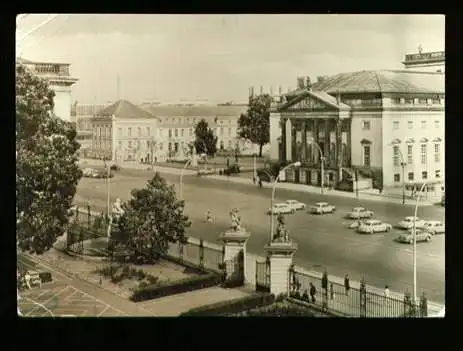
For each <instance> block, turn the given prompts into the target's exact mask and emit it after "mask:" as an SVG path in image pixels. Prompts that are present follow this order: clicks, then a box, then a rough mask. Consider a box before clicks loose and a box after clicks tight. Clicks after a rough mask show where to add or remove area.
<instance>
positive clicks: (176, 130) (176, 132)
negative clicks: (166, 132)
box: [175, 128, 178, 138]
mask: <svg viewBox="0 0 463 351" xmlns="http://www.w3.org/2000/svg"><path fill="white" fill-rule="evenodd" d="M175 137H176V138H177V137H178V129H177V128H175Z"/></svg>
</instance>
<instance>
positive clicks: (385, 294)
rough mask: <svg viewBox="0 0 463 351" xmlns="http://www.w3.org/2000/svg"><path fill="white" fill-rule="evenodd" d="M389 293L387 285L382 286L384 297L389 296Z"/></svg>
mask: <svg viewBox="0 0 463 351" xmlns="http://www.w3.org/2000/svg"><path fill="white" fill-rule="evenodd" d="M389 293H390V291H389V287H388V286H387V285H386V286H385V287H384V297H386V298H389Z"/></svg>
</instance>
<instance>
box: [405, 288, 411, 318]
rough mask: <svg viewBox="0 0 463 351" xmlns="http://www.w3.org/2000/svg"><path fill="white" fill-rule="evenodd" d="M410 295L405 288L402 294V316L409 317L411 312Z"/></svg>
mask: <svg viewBox="0 0 463 351" xmlns="http://www.w3.org/2000/svg"><path fill="white" fill-rule="evenodd" d="M411 302H412V295H411V294H410V292H409V291H408V290H407V291H406V292H405V294H404V317H410V315H411V312H412V305H411Z"/></svg>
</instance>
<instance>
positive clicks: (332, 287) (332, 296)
mask: <svg viewBox="0 0 463 351" xmlns="http://www.w3.org/2000/svg"><path fill="white" fill-rule="evenodd" d="M330 299H331V300H334V286H333V283H330Z"/></svg>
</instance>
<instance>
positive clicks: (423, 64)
mask: <svg viewBox="0 0 463 351" xmlns="http://www.w3.org/2000/svg"><path fill="white" fill-rule="evenodd" d="M402 63H403V65H404V66H405V69H412V70H415V71H422V72H440V73H444V72H445V51H433V52H423V50H422V48H421V47H419V48H418V53H415V54H407V55H405V59H404V61H403V62H402Z"/></svg>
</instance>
